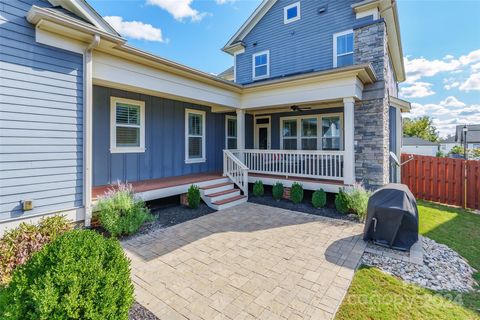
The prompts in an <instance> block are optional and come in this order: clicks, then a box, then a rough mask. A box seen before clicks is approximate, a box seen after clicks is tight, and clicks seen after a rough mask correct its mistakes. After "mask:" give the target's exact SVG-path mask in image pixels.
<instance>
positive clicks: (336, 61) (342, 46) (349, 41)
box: [333, 30, 353, 68]
mask: <svg viewBox="0 0 480 320" xmlns="http://www.w3.org/2000/svg"><path fill="white" fill-rule="evenodd" d="M352 64H353V31H352V30H348V31H344V32H340V33H336V34H334V35H333V67H334V68H336V67H343V66H349V65H352Z"/></svg>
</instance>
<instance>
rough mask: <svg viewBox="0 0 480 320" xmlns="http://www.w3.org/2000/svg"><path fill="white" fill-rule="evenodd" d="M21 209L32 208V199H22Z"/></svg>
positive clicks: (28, 209)
mask: <svg viewBox="0 0 480 320" xmlns="http://www.w3.org/2000/svg"><path fill="white" fill-rule="evenodd" d="M22 209H23V211H30V210H33V201H32V200H23V201H22Z"/></svg>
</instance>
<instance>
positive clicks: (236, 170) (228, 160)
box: [223, 150, 248, 196]
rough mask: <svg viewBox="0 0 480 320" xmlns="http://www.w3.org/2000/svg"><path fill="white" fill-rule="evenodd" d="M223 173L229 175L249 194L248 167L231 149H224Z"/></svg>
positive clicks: (245, 193) (244, 192)
mask: <svg viewBox="0 0 480 320" xmlns="http://www.w3.org/2000/svg"><path fill="white" fill-rule="evenodd" d="M223 175H224V176H227V177H229V178H230V179H231V180H232V181H233V183H235V184H236V185H237V186H238V187H239V188H240V189H241V190H242V191H243V194H244V195H246V196H248V167H247V166H245V164H243V163H242V161H240V159H239V158H237V157H236V156H235V155H234V154H233V153H232V152H231V151H230V150H223Z"/></svg>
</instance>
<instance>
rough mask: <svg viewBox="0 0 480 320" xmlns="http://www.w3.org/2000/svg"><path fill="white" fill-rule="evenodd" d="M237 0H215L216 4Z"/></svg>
mask: <svg viewBox="0 0 480 320" xmlns="http://www.w3.org/2000/svg"><path fill="white" fill-rule="evenodd" d="M236 1H237V0H215V2H216V3H217V4H225V3H234V2H236Z"/></svg>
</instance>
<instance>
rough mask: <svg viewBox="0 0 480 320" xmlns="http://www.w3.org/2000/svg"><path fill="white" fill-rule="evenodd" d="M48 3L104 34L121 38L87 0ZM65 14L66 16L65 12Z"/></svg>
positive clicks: (53, 0) (64, 0)
mask: <svg viewBox="0 0 480 320" xmlns="http://www.w3.org/2000/svg"><path fill="white" fill-rule="evenodd" d="M48 2H50V3H51V4H52V5H53V6H54V7H57V8H63V9H64V10H65V11H67V12H70V13H72V14H73V15H74V16H76V17H75V18H80V19H81V20H84V21H86V22H88V23H90V24H91V25H93V26H95V27H97V28H98V29H100V30H102V31H104V32H107V33H110V34H113V35H115V36H120V35H119V34H118V32H117V31H116V30H115V29H114V28H113V27H112V26H111V25H110V24H108V22H107V21H105V19H103V18H102V16H101V15H100V14H99V13H98V12H97V11H95V9H93V8H92V7H91V6H90V5H89V4H88V3H87V1H85V0H48ZM57 11H59V10H57ZM63 13H64V14H65V12H63Z"/></svg>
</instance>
